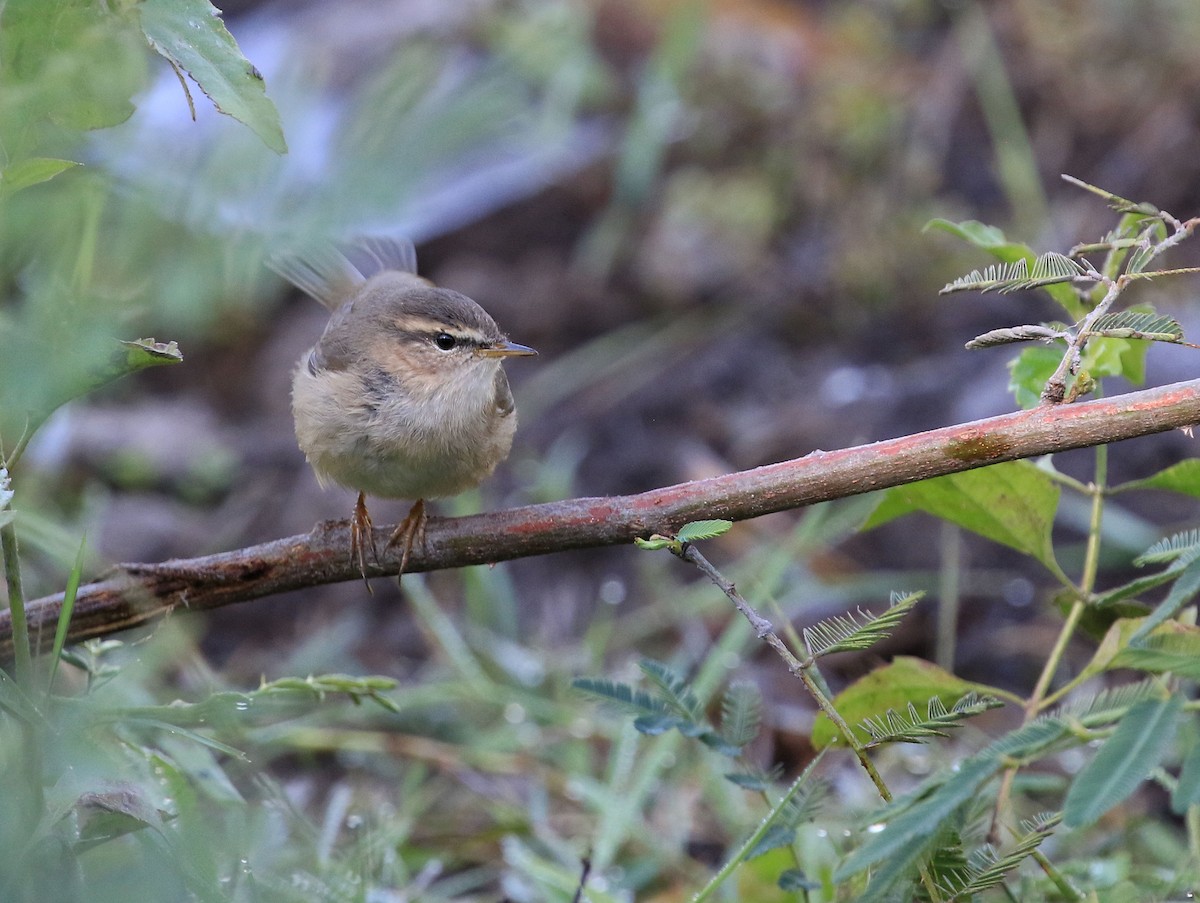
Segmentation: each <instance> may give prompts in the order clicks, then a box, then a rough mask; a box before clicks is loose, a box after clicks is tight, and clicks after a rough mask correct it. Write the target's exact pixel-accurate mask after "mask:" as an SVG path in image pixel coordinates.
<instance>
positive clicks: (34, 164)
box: [0, 157, 79, 197]
mask: <svg viewBox="0 0 1200 903" xmlns="http://www.w3.org/2000/svg"><path fill="white" fill-rule="evenodd" d="M78 165H79V164H78V163H76V162H75V161H74V160H57V159H55V158H54V157H29V158H27V159H25V160H18V161H17V162H15V163H10V164H9V165H8V166H6V167H4V169H3V170H2V171H0V197H5V196H7V195H10V194H15V193H16V192H18V191H20V190H21V189H22V188H28V187H29V186H30V185H38V184H40V183H42V182H49V181H50V180H51V179H53V178H54V177H55V176H56V175H58V174H59V173H60V172H63V171H65V170H68V169H70V168H72V167H73V166H78Z"/></svg>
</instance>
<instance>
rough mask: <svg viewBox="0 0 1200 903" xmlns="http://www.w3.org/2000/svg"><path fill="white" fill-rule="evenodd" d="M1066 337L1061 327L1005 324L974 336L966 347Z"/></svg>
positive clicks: (988, 346) (1049, 340) (983, 346)
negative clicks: (1000, 327)
mask: <svg viewBox="0 0 1200 903" xmlns="http://www.w3.org/2000/svg"><path fill="white" fill-rule="evenodd" d="M1067 338H1068V336H1067V333H1066V332H1064V331H1063V330H1061V329H1053V328H1051V327H1049V326H1037V325H1034V324H1028V325H1025V326H1007V327H1004V328H1002V329H993V330H991V331H990V332H985V333H984V334H983V335H977V336H975V338H973V339H971V341H969V342H967V345H966V347H967V348H970V349H975V348H992V347H995V346H997V345H1011V344H1013V343H1014V342H1052V341H1054V340H1055V339H1064V340H1065V339H1067Z"/></svg>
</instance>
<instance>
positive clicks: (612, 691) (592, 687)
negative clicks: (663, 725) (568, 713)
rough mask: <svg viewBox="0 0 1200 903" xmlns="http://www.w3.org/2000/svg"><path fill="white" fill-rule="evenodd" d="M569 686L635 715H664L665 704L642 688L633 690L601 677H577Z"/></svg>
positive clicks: (628, 686) (627, 685)
mask: <svg viewBox="0 0 1200 903" xmlns="http://www.w3.org/2000/svg"><path fill="white" fill-rule="evenodd" d="M571 686H572V687H574V688H575V689H576V690H578V691H579V692H581V693H587V694H588V695H589V696H595V697H596V698H598V699H599V700H600V701H601V702H604V703H606V704H608V705H611V706H613V707H614V708H618V709H623V710H624V711H627V712H632V713H633V714H635V715H665V714H667V705H666V703H665V702H663V701H662V700H661V699H656V698H654V697H653V696H651V695H650V694H649V693H646V692H645V691H643V690H635V689H634V688H633V687H631V686H630V685H629V684H625V683H619V682H617V681H615V680H608V679H607V678H603V677H577V678H575V679H574V680H573V681H571Z"/></svg>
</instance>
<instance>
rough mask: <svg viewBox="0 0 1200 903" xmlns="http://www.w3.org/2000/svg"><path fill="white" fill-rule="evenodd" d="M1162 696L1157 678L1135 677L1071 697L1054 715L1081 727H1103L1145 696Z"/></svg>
mask: <svg viewBox="0 0 1200 903" xmlns="http://www.w3.org/2000/svg"><path fill="white" fill-rule="evenodd" d="M1162 696H1163V688H1162V684H1161V683H1160V682H1159V681H1157V680H1152V679H1146V680H1139V681H1135V682H1134V683H1131V684H1122V685H1121V686H1118V687H1112V688H1110V689H1107V690H1101V691H1100V692H1099V693H1096V694H1095V695H1094V696H1085V697H1081V698H1079V699H1073V700H1071V702H1069V703H1067V704H1066V705H1064V706H1062V707H1061V708H1059V709H1058V710H1057V711H1056V712H1055V713H1054V714H1055V715H1056V716H1058V717H1062V718H1073V719H1075V720H1077V721H1079V723H1080V724H1082V725H1083V726H1084V727H1086V728H1089V729H1093V730H1094V729H1096V728H1101V727H1107V726H1108V725H1110V724H1112V723H1114V722H1116V721H1118V720H1120V719H1121V718H1122V717H1123V716H1124V715H1125V713H1126V712H1128V711H1129V710H1130V709H1131V708H1132V707H1133V706H1135V705H1137V704H1138V703H1139V702H1145V701H1146V700H1148V699H1162Z"/></svg>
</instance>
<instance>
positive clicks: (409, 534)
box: [384, 499, 428, 579]
mask: <svg viewBox="0 0 1200 903" xmlns="http://www.w3.org/2000/svg"><path fill="white" fill-rule="evenodd" d="M427 520H428V518H427V517H426V516H425V500H424V499H417V501H416V503H415V504H414V505H413V506H412V508H410V509H409V512H408V516H407V517H405V518H404V520H402V521H400V523H399V525H398V526H397V527H396V529H395V530H394V531H393V532H392V538H391V539H389V540H388V544H387V545H386V546H385V547H384V551H385V552H386V551H387V550H388V549H390V548H391V547H392V546H394V545H395V544H396V543H397V542H398V541H399V540H403V541H404V551H403V552H402V553H401V555H400V572H399V573H398V574H397V575H396V578H397V579H399V578H400V577H402V576H403V575H404V569H405V568H407V567H408V556H409V554H410V553H411V552H412V548H413V544H414V543H416V542H419V543H420V544H421V545H422V547H423V546H424V545H425V522H426V521H427Z"/></svg>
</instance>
